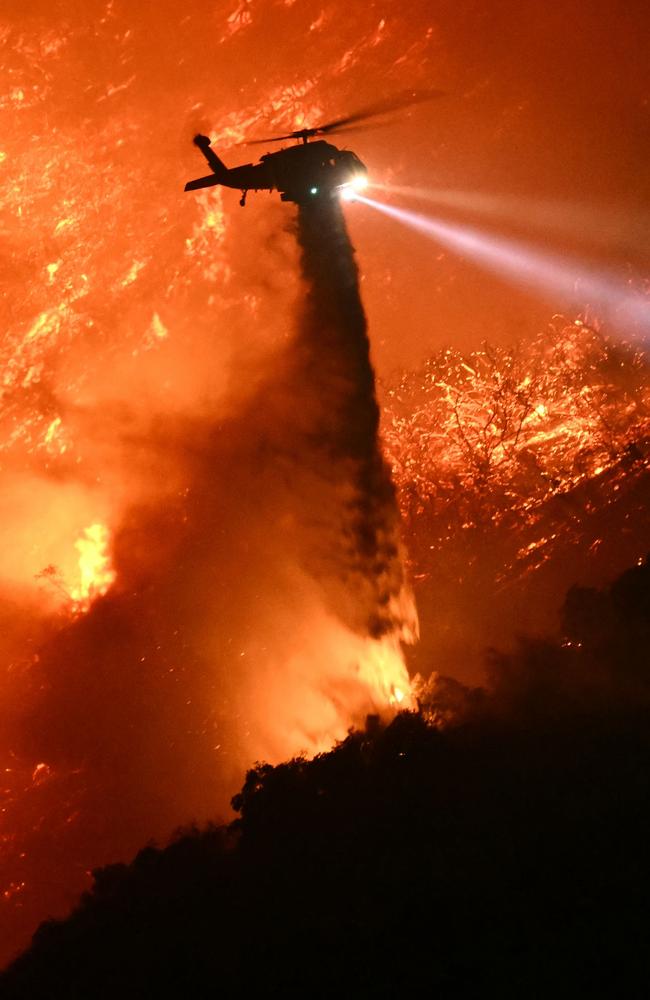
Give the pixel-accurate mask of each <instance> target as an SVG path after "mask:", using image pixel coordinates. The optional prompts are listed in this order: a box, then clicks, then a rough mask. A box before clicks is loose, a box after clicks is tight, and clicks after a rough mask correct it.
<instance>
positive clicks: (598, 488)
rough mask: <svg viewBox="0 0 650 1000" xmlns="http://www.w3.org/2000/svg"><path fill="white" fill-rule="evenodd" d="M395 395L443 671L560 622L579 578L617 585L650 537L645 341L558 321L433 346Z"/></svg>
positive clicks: (397, 446)
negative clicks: (520, 336)
mask: <svg viewBox="0 0 650 1000" xmlns="http://www.w3.org/2000/svg"><path fill="white" fill-rule="evenodd" d="M385 402H386V409H385V413H384V425H383V428H384V440H385V443H386V449H387V452H388V456H389V459H390V461H391V463H392V466H393V472H394V475H395V478H396V481H397V484H398V488H399V498H400V504H401V507H402V511H403V514H404V518H405V522H406V526H407V537H408V539H409V543H410V544H409V548H410V552H411V556H412V560H413V570H414V574H415V577H416V579H417V580H418V581H419V591H418V594H419V600H420V602H421V604H422V607H423V609H424V610H423V617H424V619H425V620H426V621H427V622H431V615H433V616H434V617H435V618H437V619H438V620H439V621H440V624H441V625H442V634H439V635H438V638H437V639H436V637H435V629H432V630H431V631H432V633H434V634H432V635H431V638H430V643H431V644H432V648H433V649H434V650H435V648H436V647H435V644H436V642H437V641H439V642H440V643H441V646H440V647H439V649H438V656H437V657H435V656H434V661H433V662H434V663H435V662H436V659H437V661H438V665H439V666H442V667H443V669H450V670H452V672H453V665H454V659H455V660H456V662H459V663H462V662H463V661H464V662H465V667H464V670H465V671H467V667H468V663H469V664H470V670H469V671H468V672H470V673H471V672H472V671H473V672H474V675H475V676H476V671H477V669H480V665H481V662H482V659H483V650H484V648H485V647H486V646H487V645H502V644H504V643H509V642H510V641H511V639H512V637H513V635H514V633H515V631H516V630H524V631H539V630H541V629H544V628H546V629H550V628H552V627H554V623H555V621H556V615H557V612H558V610H559V606H560V604H561V601H562V598H563V594H564V591H565V590H566V588H567V587H568V586H569V585H570V584H571V583H573V582H575V581H578V580H580V581H582V582H585V583H587V582H601V581H603V580H607V579H608V577H609V576H610V575H611V573H612V570H613V568H614V567H616V568H620V569H622V568H624V567H625V566H626V565H629V564H630V563H633V562H635V561H637V560H638V559H639V558H641V557H642V556H643V555H644V553H645V552H646V550H647V549H648V547H649V546H650V515H649V514H648V510H649V509H650V508H649V500H650V477H649V476H648V471H649V469H650V366H649V365H648V361H647V358H646V356H645V354H644V352H643V351H642V350H640V349H639V348H637V347H635V346H633V345H631V344H626V343H625V342H622V341H620V340H618V339H617V340H613V339H611V338H608V337H606V336H605V335H603V334H601V333H599V332H597V331H596V330H594V329H592V328H590V327H587V326H585V325H584V324H583V323H582V322H580V321H576V322H574V323H567V322H566V321H564V320H562V319H561V318H560V317H557V318H556V320H555V321H554V323H553V325H552V326H551V327H550V329H549V330H547V331H545V332H544V333H543V334H540V335H539V336H538V337H537V338H536V339H535V340H533V341H531V342H529V343H527V344H519V345H518V346H517V347H516V348H504V347H489V346H487V345H486V346H485V347H484V348H483V349H482V350H480V351H475V352H472V353H468V354H463V353H462V352H461V351H454V350H448V351H444V352H442V353H440V354H438V355H435V356H434V357H432V358H431V359H430V360H429V361H428V362H427V363H426V365H425V366H424V367H423V368H422V369H421V370H420V371H418V372H417V373H409V374H405V375H404V376H403V377H402V378H401V379H400V381H399V383H397V384H392V385H389V386H387V387H385ZM459 614H462V616H463V617H462V621H460V622H459V621H458V619H459ZM450 623H451V624H450ZM453 623H458V626H457V627H458V628H460V629H461V630H462V631H463V634H464V636H463V638H458V640H457V639H456V638H455V637H454V635H453V633H454V624H453ZM445 631H446V632H447V634H448V635H450V642H451V651H450V650H446V649H445V638H444V633H445ZM457 642H458V644H457ZM449 657H452V658H451V659H449Z"/></svg>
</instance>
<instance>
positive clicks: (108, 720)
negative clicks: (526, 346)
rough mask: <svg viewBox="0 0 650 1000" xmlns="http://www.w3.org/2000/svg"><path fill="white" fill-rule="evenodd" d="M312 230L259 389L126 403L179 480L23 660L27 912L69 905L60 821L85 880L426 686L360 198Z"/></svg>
mask: <svg viewBox="0 0 650 1000" xmlns="http://www.w3.org/2000/svg"><path fill="white" fill-rule="evenodd" d="M297 235H298V241H299V245H300V263H301V269H302V278H303V284H302V286H301V288H300V291H299V293H298V302H297V306H296V310H297V311H296V322H295V332H294V333H293V334H292V335H291V336H290V338H289V339H288V341H287V343H286V347H285V348H284V350H279V351H277V352H276V354H275V355H272V354H270V353H267V354H266V355H265V358H264V361H265V366H266V370H265V371H264V372H263V373H262V372H261V371H260V370H259V368H258V369H256V370H255V378H254V379H251V380H250V384H249V385H247V386H245V387H244V388H243V389H242V390H241V391H240V393H239V400H238V403H237V405H232V404H231V408H230V411H228V409H227V408H226V406H225V405H224V401H223V400H221V401H220V403H219V404H218V405H216V404H214V403H213V405H212V406H211V407H208V406H207V405H206V406H204V408H203V410H201V409H200V408H198V407H197V409H196V411H195V412H194V413H190V412H188V411H185V410H183V409H178V408H177V409H174V408H172V410H171V412H170V413H168V414H166V415H163V414H161V413H158V415H157V416H156V417H155V419H149V420H147V419H146V416H145V413H146V408H145V407H142V405H141V403H139V402H138V401H137V399H136V402H135V403H134V406H133V409H132V410H130V409H127V410H126V412H125V411H124V405H122V407H121V408H117V409H116V408H114V407H113V408H111V407H108V408H107V409H106V410H105V420H106V421H107V422H108V424H109V425H110V426H111V433H112V434H113V438H114V439H116V440H120V439H121V440H122V441H123V442H125V441H128V449H127V453H128V454H129V455H133V456H138V455H140V456H146V459H144V458H143V459H142V464H143V465H144V466H146V467H148V468H149V469H150V470H152V471H153V470H156V469H158V470H160V476H161V478H162V479H164V482H163V483H161V484H159V485H158V487H157V489H154V490H151V491H150V492H149V493H147V492H146V491H144V490H136V491H135V493H134V495H135V497H136V500H135V501H132V502H131V503H130V504H128V505H126V506H125V508H124V510H123V512H122V514H121V518H120V521H119V524H118V526H117V528H116V531H115V536H114V542H113V549H112V553H111V555H112V564H113V567H114V572H115V574H116V582H115V584H114V586H113V588H112V589H111V590H110V591H109V593H108V594H106V596H105V597H103V598H100V599H98V600H97V601H96V602H95V603H94V604H93V605H92V607H91V608H90V610H89V611H88V613H87V614H84V615H78V616H76V617H74V618H73V619H72V620H70V621H68V622H67V623H64V624H63V627H59V628H55V629H54V630H53V631H52V632H51V634H50V635H49V637H48V638H46V640H45V641H44V642H43V643H41V645H40V646H39V647H38V648H37V649H36V650H35V653H36V657H35V661H34V662H32V663H31V664H29V665H28V669H25V671H24V673H23V674H22V675H21V677H20V678H18V679H16V678H14V681H13V686H12V706H11V709H10V713H11V717H10V719H9V730H8V732H9V733H10V736H9V737H8V745H9V746H10V747H11V750H12V752H14V753H16V754H17V760H18V761H19V762H20V766H21V767H22V769H23V772H24V775H23V778H24V780H25V782H27V783H28V781H29V779H28V777H27V776H28V775H29V774H32V773H35V774H37V775H38V787H35V788H33V789H31V791H30V796H31V797H30V798H29V802H30V803H31V804H30V806H29V810H30V812H29V816H28V819H27V822H26V821H25V817H24V802H25V798H26V796H25V795H24V794H22V795H21V793H20V789H16V794H15V796H14V798H13V799H12V802H11V803H10V810H9V823H10V824H11V823H15V828H16V834H15V836H14V840H13V842H12V849H11V850H10V851H9V853H8V855H7V858H6V864H5V870H4V871H3V872H2V875H3V876H4V881H5V883H6V884H9V883H11V884H14V883H15V884H17V885H18V884H20V883H24V890H23V898H22V900H21V902H22V903H23V907H24V913H25V914H26V916H27V918H29V916H30V915H31V925H30V927H29V928H28V927H27V926H26V925H25V930H27V929H33V925H34V922H35V920H36V919H37V917H41V916H42V915H43V913H44V912H47V910H50V911H54V912H57V911H59V910H60V908H61V906H62V905H63V899H62V893H61V889H60V888H57V886H56V885H53V886H52V888H51V889H47V890H45V891H43V890H42V885H41V887H40V890H39V889H38V886H39V882H42V880H43V873H44V872H45V877H46V879H47V880H48V881H49V882H51V883H54V882H55V881H56V880H54V879H52V878H51V870H50V869H51V863H50V862H51V855H52V847H51V846H48V847H47V848H46V845H45V837H44V833H43V832H39V831H44V829H45V828H46V827H48V825H50V826H51V828H50V829H49V831H48V837H49V840H50V841H52V840H53V841H54V842H55V845H56V847H55V849H54V852H53V853H54V855H55V856H56V866H57V868H58V872H59V873H58V876H57V879H58V881H59V883H60V884H61V883H62V884H63V885H64V886H65V892H64V893H63V896H65V893H66V892H69V891H72V892H73V893H74V890H77V889H78V888H79V887H80V886H79V881H78V875H77V874H75V873H76V872H79V871H83V870H84V869H85V868H88V867H92V866H93V865H95V864H97V863H100V862H107V861H111V860H113V859H117V858H120V857H124V856H128V854H129V853H130V852H132V851H133V850H135V848H136V847H137V845H138V844H139V843H141V842H142V841H143V840H147V839H149V838H151V837H166V836H168V835H169V833H170V832H171V830H172V829H173V828H174V827H175V826H177V825H179V824H180V823H186V822H188V821H189V820H191V819H194V820H197V821H203V820H205V819H207V818H212V817H213V816H214V813H215V809H217V810H221V811H222V812H223V811H225V810H226V809H227V804H228V802H229V799H230V796H231V795H232V793H233V792H234V790H235V789H236V787H237V785H238V784H239V782H240V781H241V777H242V774H243V773H244V770H245V769H246V767H248V766H250V765H251V764H252V763H253V762H254V761H255V760H258V759H266V760H270V761H278V760H281V759H284V758H286V757H287V756H292V755H294V754H297V753H301V752H307V753H314V752H317V751H320V750H325V749H328V748H329V747H330V746H331V745H332V743H333V742H334V741H335V740H337V739H340V738H343V737H344V736H345V733H346V731H347V730H348V728H349V727H350V726H351V725H354V724H358V723H360V722H362V721H363V719H364V718H365V716H366V715H367V714H368V713H369V712H383V711H385V710H387V709H390V708H391V706H393V705H396V704H397V703H398V702H402V703H403V704H408V703H409V697H410V696H409V681H408V676H407V673H406V669H405V666H404V662H403V658H402V655H401V651H400V642H401V641H402V640H406V639H412V638H413V636H414V633H415V618H414V611H413V603H412V599H411V597H410V593H409V590H408V587H407V585H406V582H405V577H404V570H403V562H402V553H401V548H400V540H399V518H398V512H397V505H396V499H395V491H394V488H393V485H392V482H391V479H390V475H389V471H388V468H387V466H386V463H385V462H384V459H383V458H382V455H381V451H380V447H379V438H378V419H379V411H378V406H377V402H376V399H375V385H374V376H373V371H372V367H371V364H370V359H369V343H368V337H367V332H366V321H365V316H364V312H363V307H362V304H361V301H360V296H359V288H358V275H357V270H356V265H355V263H354V258H353V251H352V247H351V246H350V243H349V240H348V238H347V235H346V232H345V227H344V222H343V218H342V215H341V211H340V208H339V206H338V204H337V203H333V202H329V201H328V202H327V203H325V204H322V205H320V206H315V207H311V206H310V207H309V208H308V209H302V210H301V211H300V213H299V217H298V222H297ZM284 263H285V262H284V261H283V262H282V264H284ZM264 321H265V320H264V318H263V317H261V322H264ZM269 322H270V323H271V324H273V323H275V322H277V317H273V316H269ZM246 374H248V372H247V370H246V369H245V368H242V370H241V372H240V375H241V377H242V378H244V376H245V375H246ZM234 377H235V378H236V377H237V373H236V372H235V373H234ZM231 398H236V397H235V396H234V395H233V396H232V397H231ZM129 414H130V416H129ZM78 419H81V417H80V415H79V414H78ZM86 422H92V420H91V418H90V417H88V419H87V421H86ZM118 427H119V428H120V430H119V431H118V430H117V428H118ZM98 433H99V432H98ZM100 453H101V454H104V451H103V449H102V450H100ZM150 475H151V472H150ZM37 765H42V767H41V769H40V770H38V771H36V770H35V768H36V767H37ZM21 780H23V779H21ZM107 803H111V804H112V805H111V806H110V807H108V808H107ZM21 811H23V812H22V813H21ZM61 812H63V814H64V815H63V816H62V817H61V818H60V822H59V821H57V823H54V821H53V817H54V816H55V815H59V813H61ZM52 824H53V825H52ZM26 826H27V827H29V828H30V831H31V832H29V834H27V832H26V830H25V827H26ZM34 831H35V832H34ZM26 837H27V839H28V840H29V850H28V851H27V852H26V851H25V850H24V848H25V838H26ZM46 851H48V852H50V859H49V860H48V858H47V857H46ZM21 854H24V855H25V857H24V858H22V859H20V855H21ZM17 872H18V875H17V874H16V873H17ZM17 879H18V881H17ZM44 907H45V909H44ZM35 913H36V916H34V914H35ZM23 933H24V931H23Z"/></svg>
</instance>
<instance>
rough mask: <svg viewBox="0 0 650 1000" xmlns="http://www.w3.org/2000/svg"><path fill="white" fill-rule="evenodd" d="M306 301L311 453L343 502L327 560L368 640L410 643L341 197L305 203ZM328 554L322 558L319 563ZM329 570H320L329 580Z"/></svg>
mask: <svg viewBox="0 0 650 1000" xmlns="http://www.w3.org/2000/svg"><path fill="white" fill-rule="evenodd" d="M297 238H298V242H299V245H300V251H301V257H300V261H301V270H302V275H303V278H304V280H305V284H306V290H305V295H304V299H302V300H301V303H300V307H299V310H300V311H299V318H298V329H297V339H296V340H295V341H294V343H293V344H292V352H293V356H294V357H295V359H296V361H295V366H296V367H295V368H294V371H293V378H294V380H295V384H296V385H298V384H299V383H302V384H303V385H304V387H306V390H307V392H308V393H309V395H310V397H311V402H310V410H311V412H312V419H311V422H310V425H309V426H308V430H307V436H308V440H307V441H306V442H304V444H305V446H306V448H305V450H306V451H307V452H308V453H310V454H311V455H312V456H313V458H312V460H314V459H316V460H317V461H319V462H320V463H321V472H322V475H323V476H324V478H326V479H327V480H328V481H329V482H330V483H332V485H333V486H334V488H335V490H336V491H337V494H338V497H339V499H340V509H339V511H338V513H337V517H339V518H340V522H339V529H340V530H339V531H338V537H337V538H335V539H334V540H333V548H332V550H331V551H330V553H329V556H328V560H329V562H330V563H331V570H330V572H331V573H332V574H333V576H334V577H335V580H336V583H338V584H340V583H344V584H345V589H346V590H347V595H348V596H347V598H346V599H344V602H343V605H342V607H341V612H342V615H343V617H344V619H347V623H348V624H350V625H351V627H353V628H354V630H355V631H357V632H359V633H360V634H368V635H370V636H372V637H373V638H380V637H381V636H383V635H385V634H397V635H404V636H405V637H408V636H409V634H410V633H412V632H413V631H414V629H415V627H416V623H415V620H414V610H413V605H412V602H411V601H410V599H409V592H408V587H407V584H406V580H405V576H404V564H403V559H402V552H401V543H400V523H399V512H398V507H397V500H396V493H395V488H394V485H393V482H392V479H391V474H390V469H389V467H388V465H387V463H386V461H385V459H384V457H383V455H382V450H381V447H380V442H379V406H378V404H377V398H376V392H375V376H374V371H373V368H372V364H371V361H370V342H369V339H368V333H367V322H366V316H365V312H364V309H363V304H362V302H361V296H360V292H359V275H358V269H357V265H356V262H355V259H354V250H353V247H352V245H351V243H350V238H349V235H348V232H347V229H346V226H345V220H344V218H343V213H342V210H341V205H340V202H339V199H338V197H327V196H325V197H322V198H320V197H319V198H314V200H313V201H311V202H309V201H308V202H303V203H302V204H300V205H299V207H298V220H297ZM322 555H323V553H322V552H321V558H322ZM325 569H326V564H325V563H323V562H322V561H321V563H320V566H319V568H318V570H317V576H318V579H319V580H320V581H321V582H322V581H323V580H325V579H326V577H327V572H325V573H324V572H323V570H325Z"/></svg>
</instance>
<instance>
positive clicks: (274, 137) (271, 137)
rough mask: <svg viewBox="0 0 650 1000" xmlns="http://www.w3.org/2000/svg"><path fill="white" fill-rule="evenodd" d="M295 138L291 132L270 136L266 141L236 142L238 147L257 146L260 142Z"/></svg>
mask: <svg viewBox="0 0 650 1000" xmlns="http://www.w3.org/2000/svg"><path fill="white" fill-rule="evenodd" d="M295 138H296V136H295V134H294V133H293V132H289V133H288V134H287V135H272V136H270V138H268V139H248V140H247V141H246V142H238V143H237V145H238V146H259V145H260V143H262V142H282V140H283V139H295Z"/></svg>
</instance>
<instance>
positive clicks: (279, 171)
mask: <svg viewBox="0 0 650 1000" xmlns="http://www.w3.org/2000/svg"><path fill="white" fill-rule="evenodd" d="M194 142H195V144H196V145H197V146H198V147H199V149H201V150H202V152H203V154H204V156H205V157H206V159H207V161H208V163H209V164H210V166H211V167H212V170H213V173H212V174H210V175H208V176H207V177H200V178H199V179H198V180H196V181H190V182H189V183H188V184H186V185H185V190H186V191H193V190H196V189H198V188H203V187H211V186H212V185H215V184H221V185H223V186H224V187H230V188H235V189H236V190H238V191H241V192H242V204H243V203H244V201H245V197H246V193H247V192H248V191H278V192H279V194H280V198H281V199H282V201H293V202H296V203H298V204H300V203H303V202H307V201H309V200H312V199H313V198H315V197H318V196H322V195H331V194H332V193H334V192H335V191H336V190H337V189H338V188H341V187H344V186H345V185H347V184H351V183H354V182H355V181H357V180H359V179H361V180H365V178H366V177H367V173H368V171H367V169H366V167H365V166H364V165H363V163H362V162H361V160H360V159H359V157H358V156H357V155H356V154H355V153H353V152H352V151H351V150H347V149H338V148H337V147H336V146H333V145H332V144H331V143H329V142H325V141H324V140H323V139H319V140H317V141H315V142H301V143H300V144H299V145H296V146H288V147H287V148H285V149H279V150H278V151H277V152H274V153H265V154H264V156H262V157H261V158H260V162H259V163H245V164H243V165H242V166H240V167H232V168H230V169H229V168H228V167H226V165H225V164H224V163H223V162H222V161H221V160H220V159H219V158H218V157H217V156H216V154H215V153H214V151H213V150H212V149H211V148H210V140H209V139H208V138H207V136H197V137H196V138H195V140H194Z"/></svg>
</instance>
